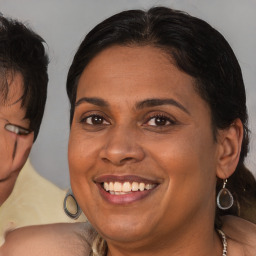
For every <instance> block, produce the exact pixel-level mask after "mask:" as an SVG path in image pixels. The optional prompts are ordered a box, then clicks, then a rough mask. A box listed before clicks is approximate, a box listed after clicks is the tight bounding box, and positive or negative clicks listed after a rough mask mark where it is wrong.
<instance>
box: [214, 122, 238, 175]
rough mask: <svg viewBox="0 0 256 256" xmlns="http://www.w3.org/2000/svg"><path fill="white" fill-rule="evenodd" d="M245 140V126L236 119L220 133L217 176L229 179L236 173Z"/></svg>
mask: <svg viewBox="0 0 256 256" xmlns="http://www.w3.org/2000/svg"><path fill="white" fill-rule="evenodd" d="M242 140H243V124H242V122H241V120H240V119H236V120H235V121H234V122H233V123H232V124H231V125H230V126H229V127H228V128H226V129H224V130H219V133H218V144H219V152H218V163H217V173H216V174H217V176H218V177H219V178H220V179H227V178H228V177H229V176H231V175H232V174H233V172H234V171H235V169H236V167H237V164H238V162H239V158H240V152H241V145H242Z"/></svg>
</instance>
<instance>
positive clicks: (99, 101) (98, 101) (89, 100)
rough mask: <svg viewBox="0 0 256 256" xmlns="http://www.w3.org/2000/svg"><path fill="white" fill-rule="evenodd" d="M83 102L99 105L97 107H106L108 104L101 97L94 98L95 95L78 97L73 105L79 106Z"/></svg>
mask: <svg viewBox="0 0 256 256" xmlns="http://www.w3.org/2000/svg"><path fill="white" fill-rule="evenodd" d="M83 102H87V103H90V104H93V105H96V106H99V107H108V106H109V104H108V103H107V102H106V101H105V100H103V99H100V98H96V97H93V98H87V97H83V98H80V99H79V100H78V101H77V102H76V103H75V107H77V106H79V105H80V104H82V103H83Z"/></svg>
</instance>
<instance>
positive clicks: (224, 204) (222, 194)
mask: <svg viewBox="0 0 256 256" xmlns="http://www.w3.org/2000/svg"><path fill="white" fill-rule="evenodd" d="M227 181H228V180H227V179H225V180H224V181H223V187H222V189H221V190H220V191H219V193H218V195H217V205H218V207H219V208H220V209H221V210H228V209H229V208H231V207H232V205H233V203H234V198H233V196H232V194H231V193H230V191H229V190H228V189H227V188H226V184H227Z"/></svg>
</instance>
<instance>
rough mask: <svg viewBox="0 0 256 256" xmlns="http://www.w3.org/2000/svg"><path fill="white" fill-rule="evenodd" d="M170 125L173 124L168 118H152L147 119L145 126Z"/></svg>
mask: <svg viewBox="0 0 256 256" xmlns="http://www.w3.org/2000/svg"><path fill="white" fill-rule="evenodd" d="M172 123H173V122H171V120H170V119H169V118H168V117H165V116H154V117H151V118H150V119H149V121H148V123H147V124H148V125H150V126H166V125H170V124H172Z"/></svg>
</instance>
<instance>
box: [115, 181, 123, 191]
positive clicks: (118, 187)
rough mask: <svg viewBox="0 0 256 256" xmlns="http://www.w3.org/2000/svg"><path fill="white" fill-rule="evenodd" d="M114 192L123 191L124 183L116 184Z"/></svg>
mask: <svg viewBox="0 0 256 256" xmlns="http://www.w3.org/2000/svg"><path fill="white" fill-rule="evenodd" d="M114 191H122V183H120V182H115V183H114Z"/></svg>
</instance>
